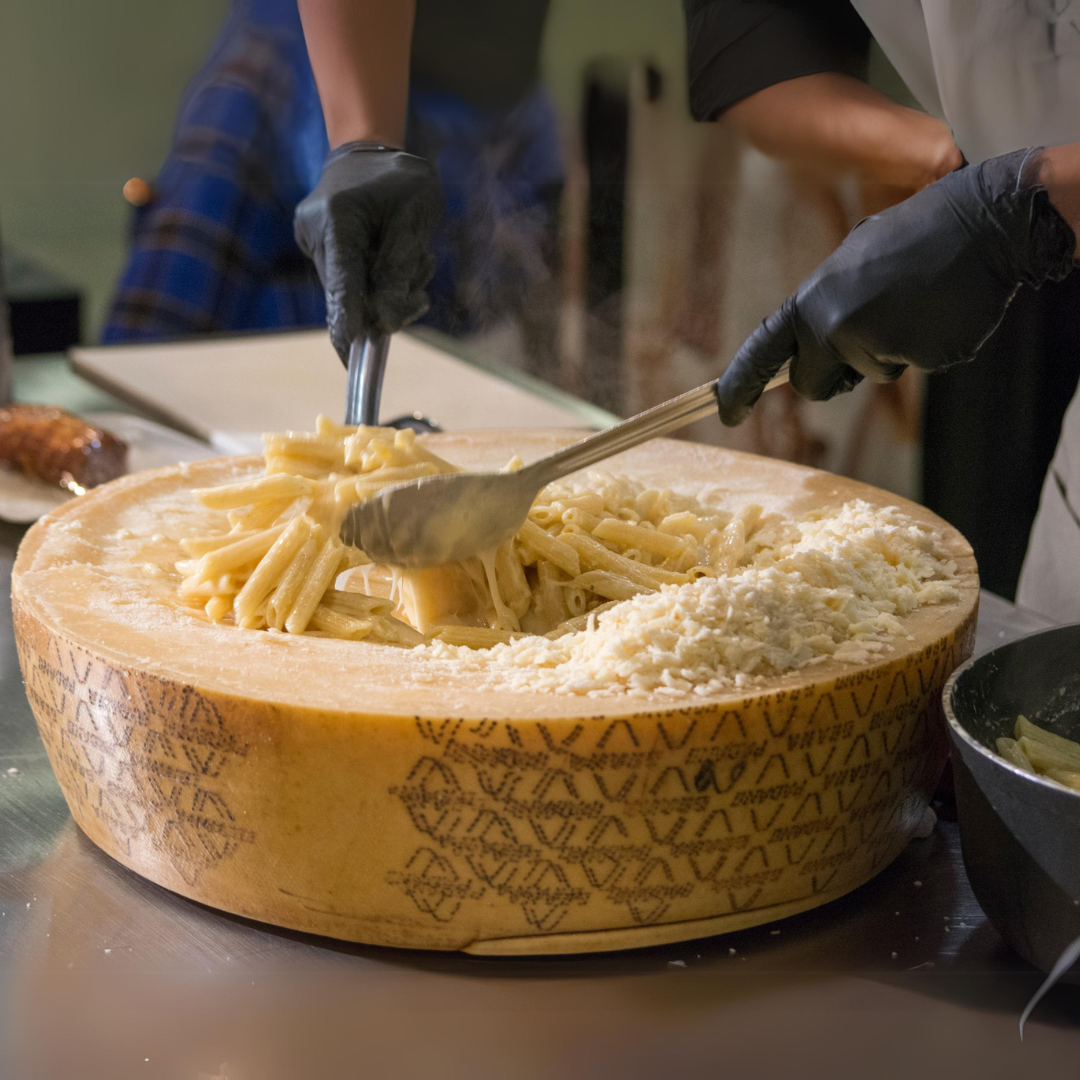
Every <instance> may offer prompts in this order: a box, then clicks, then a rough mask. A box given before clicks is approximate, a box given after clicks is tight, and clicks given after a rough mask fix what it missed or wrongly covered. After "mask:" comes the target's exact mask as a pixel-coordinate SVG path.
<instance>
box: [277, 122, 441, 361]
mask: <svg viewBox="0 0 1080 1080" xmlns="http://www.w3.org/2000/svg"><path fill="white" fill-rule="evenodd" d="M441 212H442V195H441V193H440V190H439V178H438V176H437V175H436V173H435V170H434V169H433V168H432V167H431V165H430V164H429V163H428V162H427V161H425V160H424V159H423V158H419V157H416V156H415V155H413V154H406V153H405V151H403V150H397V149H395V148H393V147H388V146H383V145H381V144H379V143H365V142H353V143H345V144H343V145H342V146H339V147H337V149H335V150H332V151H331V152H330V155H329V156H328V157H327V159H326V164H325V165H324V166H323V171H322V176H321V177H320V178H319V183H318V184H317V185H316V187H315V190H314V191H313V192H312V193H311V194H310V195H309V196H308V197H307V198H306V199H304V201H303V202H302V203H300V205H299V206H298V207H297V208H296V217H295V219H294V222H293V228H294V231H295V234H296V242H297V243H298V244H299V245H300V248H301V250H303V252H304V253H305V254H306V255H308V256H309V257H310V258H311V259H312V260H313V261H314V263H315V267H316V269H317V270H318V271H319V278H320V280H321V281H322V284H323V288H324V289H325V290H326V322H327V325H328V326H329V328H330V340H331V341H333V343H334V348H335V349H337V351H338V354H339V355H340V356H341V359H342V361H343V362H347V360H348V355H349V345H350V344H351V342H352V340H353V338H355V337H358V336H360V335H366V336H370V335H375V334H392V333H393V332H394V331H395V330H400V329H401V328H402V327H403V326H405V325H406V323H410V322H412V321H413V319H416V318H419V316H421V315H423V313H424V312H425V311H426V310H427V306H428V300H427V293H426V291H425V289H426V287H427V283H428V282H429V281H430V280H431V275H432V274H433V273H434V271H435V260H434V258H433V257H432V255H431V251H430V249H429V241H430V239H431V233H432V230H433V229H434V227H435V223H436V222H437V221H438V219H439V215H440V213H441Z"/></svg>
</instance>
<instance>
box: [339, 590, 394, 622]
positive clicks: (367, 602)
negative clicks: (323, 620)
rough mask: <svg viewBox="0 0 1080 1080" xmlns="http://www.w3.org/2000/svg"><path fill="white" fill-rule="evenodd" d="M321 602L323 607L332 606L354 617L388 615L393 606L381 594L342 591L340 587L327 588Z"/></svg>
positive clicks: (343, 613) (391, 602) (363, 617)
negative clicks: (371, 594) (372, 594)
mask: <svg viewBox="0 0 1080 1080" xmlns="http://www.w3.org/2000/svg"><path fill="white" fill-rule="evenodd" d="M322 603H323V605H324V606H325V607H328V608H332V609H333V610H334V611H338V612H340V613H341V614H342V615H351V616H352V617H353V618H356V619H366V618H368V617H369V616H372V615H389V614H390V613H391V612H392V611H393V610H394V606H395V605H394V603H393V601H391V600H384V599H383V598H382V597H381V596H367V595H366V594H365V593H358V592H343V591H342V590H340V589H329V590H327V592H326V594H325V595H324V596H323V599H322Z"/></svg>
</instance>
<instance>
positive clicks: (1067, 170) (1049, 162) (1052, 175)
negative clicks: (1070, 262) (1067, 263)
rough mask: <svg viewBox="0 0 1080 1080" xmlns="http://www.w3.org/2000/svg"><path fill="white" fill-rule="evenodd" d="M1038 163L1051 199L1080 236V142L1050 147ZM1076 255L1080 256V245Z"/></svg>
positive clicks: (1041, 152) (1037, 165)
mask: <svg viewBox="0 0 1080 1080" xmlns="http://www.w3.org/2000/svg"><path fill="white" fill-rule="evenodd" d="M1035 166H1036V170H1037V172H1036V178H1037V180H1038V182H1039V183H1040V184H1042V186H1043V187H1045V188H1046V193H1047V195H1049V196H1050V202H1052V203H1053V204H1054V208H1055V209H1056V210H1057V212H1058V213H1059V214H1060V215H1061V216H1062V217H1063V218H1064V219H1065V220H1066V221H1067V222H1068V223H1069V225H1070V226H1071V227H1072V231H1073V232H1074V233H1076V235H1077V237H1078V238H1080V143H1068V144H1066V145H1065V146H1049V147H1047V148H1046V149H1045V150H1042V151H1040V153H1039V157H1038V160H1037V161H1036V163H1035ZM1073 256H1074V257H1078V256H1080V244H1078V245H1077V249H1076V251H1074V252H1073Z"/></svg>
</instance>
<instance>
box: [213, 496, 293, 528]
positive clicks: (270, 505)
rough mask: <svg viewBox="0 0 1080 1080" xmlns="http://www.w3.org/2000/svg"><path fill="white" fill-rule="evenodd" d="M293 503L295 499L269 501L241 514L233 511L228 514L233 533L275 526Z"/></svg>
mask: <svg viewBox="0 0 1080 1080" xmlns="http://www.w3.org/2000/svg"><path fill="white" fill-rule="evenodd" d="M295 503H296V500H295V499H271V500H270V501H269V502H264V503H258V504H257V505H255V506H253V507H251V509H250V510H245V511H243V512H242V513H241V512H239V511H235V510H234V511H232V512H231V513H230V514H229V523H230V524H231V525H232V527H233V532H240V533H243V532H250V531H253V530H255V529H267V528H269V527H270V526H271V525H274V524H276V523H277V519H278V518H279V517H281V515H282V514H284V513H285V511H286V510H288V509H289V508H290V507H291V506H294V505H295Z"/></svg>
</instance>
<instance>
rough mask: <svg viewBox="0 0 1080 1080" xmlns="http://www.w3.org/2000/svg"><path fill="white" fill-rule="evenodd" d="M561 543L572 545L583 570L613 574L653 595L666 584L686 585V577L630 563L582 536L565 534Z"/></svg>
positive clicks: (573, 533) (586, 536) (596, 542)
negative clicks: (652, 592) (648, 590)
mask: <svg viewBox="0 0 1080 1080" xmlns="http://www.w3.org/2000/svg"><path fill="white" fill-rule="evenodd" d="M560 539H561V540H562V541H564V542H565V543H567V544H569V545H570V546H571V547H572V548H573V549H574V550H575V551H576V552H577V553H578V556H579V557H580V559H581V563H582V565H583V566H586V567H588V568H589V569H590V570H610V571H612V572H614V573H616V574H621V575H622V576H623V577H625V578H629V579H630V580H631V581H633V582H635V583H636V584H638V585H642V586H644V587H645V588H646V589H651V590H653V591H655V590H657V589H659V588H660V586H661V585H663V584H681V583H682V582H684V581H686V575H685V574H675V573H672V572H670V571H667V570H661V569H659V568H658V567H654V566H650V567H645V566H642V565H641V564H640V563H636V562H634V561H633V559H627V558H626V557H625V556H623V555H619V554H618V553H617V552H614V551H611V550H610V549H609V548H606V547H604V545H603V544H601V543H600V541H599V540H594V539H593V538H592V537H591V536H589V535H587V534H586V533H581V532H569V531H568V532H564V533H563V534H562V535H561V537H560Z"/></svg>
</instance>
